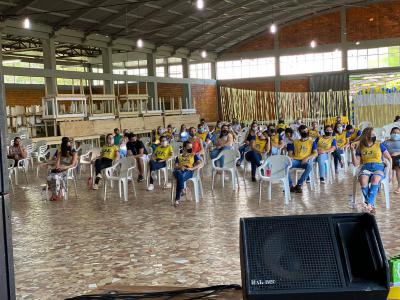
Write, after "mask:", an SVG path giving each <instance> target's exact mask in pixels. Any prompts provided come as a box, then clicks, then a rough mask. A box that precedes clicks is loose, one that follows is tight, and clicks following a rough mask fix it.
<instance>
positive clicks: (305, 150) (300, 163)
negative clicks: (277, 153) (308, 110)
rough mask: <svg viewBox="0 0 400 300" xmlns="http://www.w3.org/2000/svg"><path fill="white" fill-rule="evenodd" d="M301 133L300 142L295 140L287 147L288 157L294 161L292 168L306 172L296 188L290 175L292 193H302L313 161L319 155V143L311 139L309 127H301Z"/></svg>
mask: <svg viewBox="0 0 400 300" xmlns="http://www.w3.org/2000/svg"><path fill="white" fill-rule="evenodd" d="M299 132H300V136H301V138H300V139H299V140H294V141H293V143H292V144H288V145H287V151H288V155H289V157H290V158H291V159H292V168H302V169H304V172H303V174H302V175H301V177H300V179H299V180H298V182H297V184H296V186H293V181H292V177H291V175H290V174H289V185H290V191H291V192H295V193H302V185H303V183H304V181H306V179H307V178H308V176H309V175H310V173H311V172H312V169H313V160H314V158H315V157H316V156H317V153H318V152H317V143H316V142H315V141H313V140H312V139H311V138H310V137H309V135H308V128H307V126H306V125H300V126H299Z"/></svg>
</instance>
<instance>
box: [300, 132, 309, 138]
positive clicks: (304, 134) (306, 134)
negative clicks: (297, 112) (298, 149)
mask: <svg viewBox="0 0 400 300" xmlns="http://www.w3.org/2000/svg"><path fill="white" fill-rule="evenodd" d="M300 135H301V137H302V138H303V139H305V138H307V137H308V132H307V131H302V132H300Z"/></svg>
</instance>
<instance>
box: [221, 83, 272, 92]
mask: <svg viewBox="0 0 400 300" xmlns="http://www.w3.org/2000/svg"><path fill="white" fill-rule="evenodd" d="M221 85H222V86H226V87H231V88H235V89H244V90H255V91H275V82H273V81H264V82H242V83H225V82H222V83H221Z"/></svg>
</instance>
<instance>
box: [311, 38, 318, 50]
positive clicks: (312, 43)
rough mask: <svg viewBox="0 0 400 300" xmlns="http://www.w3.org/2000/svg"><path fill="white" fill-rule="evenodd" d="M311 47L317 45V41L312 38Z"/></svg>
mask: <svg viewBox="0 0 400 300" xmlns="http://www.w3.org/2000/svg"><path fill="white" fill-rule="evenodd" d="M310 47H311V48H315V47H317V42H316V41H314V40H312V41H311V43H310Z"/></svg>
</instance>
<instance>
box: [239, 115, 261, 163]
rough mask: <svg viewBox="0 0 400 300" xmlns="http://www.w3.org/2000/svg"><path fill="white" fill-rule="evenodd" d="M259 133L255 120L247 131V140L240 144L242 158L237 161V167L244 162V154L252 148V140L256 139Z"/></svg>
mask: <svg viewBox="0 0 400 300" xmlns="http://www.w3.org/2000/svg"><path fill="white" fill-rule="evenodd" d="M257 134H258V125H257V123H254V122H253V123H252V124H251V126H250V130H249V132H248V133H247V137H246V140H245V141H244V143H243V144H242V145H241V146H239V153H240V159H239V160H238V161H237V163H236V166H237V167H239V166H240V165H241V164H242V161H243V159H244V154H245V153H246V152H247V151H249V150H250V143H251V141H253V140H255V139H256V135H257Z"/></svg>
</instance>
